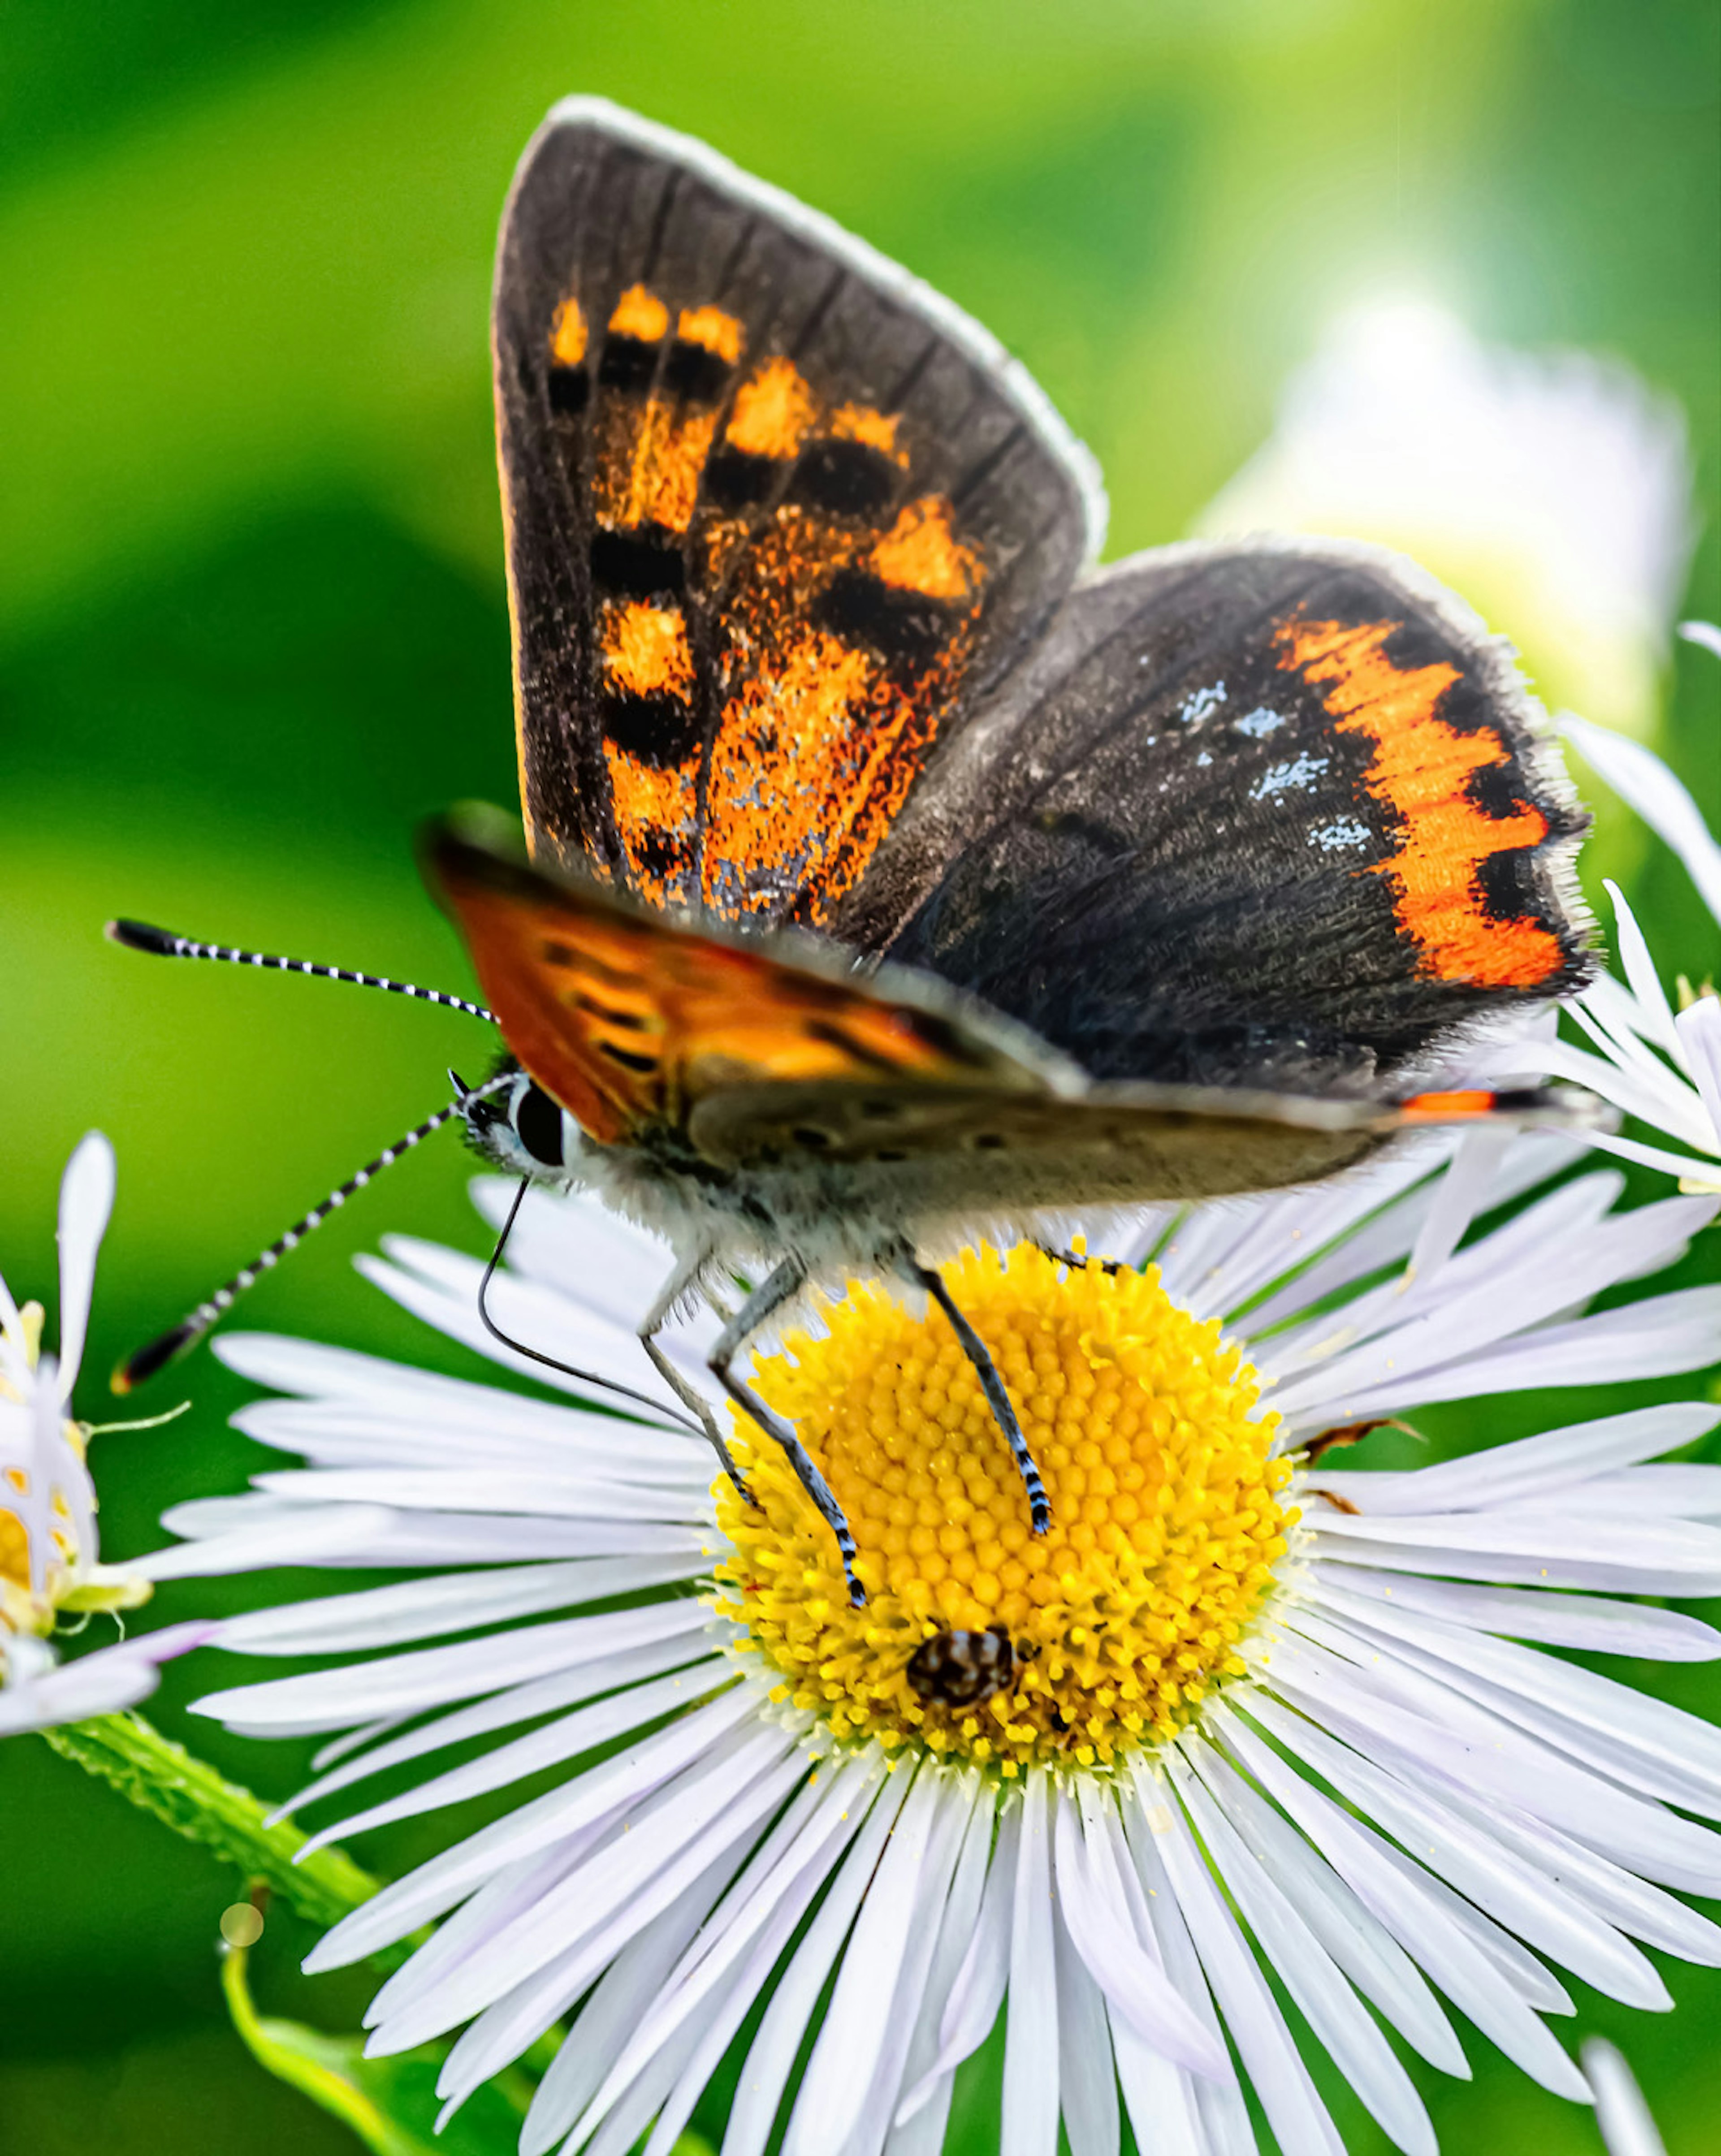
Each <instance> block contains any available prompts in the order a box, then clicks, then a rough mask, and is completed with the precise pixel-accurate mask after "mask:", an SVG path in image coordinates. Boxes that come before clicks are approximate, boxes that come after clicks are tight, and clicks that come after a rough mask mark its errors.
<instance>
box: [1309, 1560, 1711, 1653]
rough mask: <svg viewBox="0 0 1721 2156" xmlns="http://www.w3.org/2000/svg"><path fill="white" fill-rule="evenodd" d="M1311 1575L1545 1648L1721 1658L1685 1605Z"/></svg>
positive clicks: (1371, 1575) (1359, 1568) (1352, 1571)
mask: <svg viewBox="0 0 1721 2156" xmlns="http://www.w3.org/2000/svg"><path fill="white" fill-rule="evenodd" d="M1310 1578H1311V1584H1312V1586H1313V1589H1314V1590H1315V1591H1316V1592H1317V1593H1323V1592H1324V1591H1325V1587H1326V1583H1327V1582H1328V1580H1330V1579H1333V1578H1342V1579H1343V1583H1344V1584H1346V1585H1347V1586H1349V1588H1350V1589H1352V1590H1353V1591H1354V1593H1356V1594H1370V1595H1375V1596H1378V1597H1379V1599H1381V1600H1383V1601H1386V1602H1391V1603H1395V1604H1399V1605H1400V1606H1401V1607H1402V1608H1404V1609H1421V1610H1426V1612H1427V1613H1428V1614H1430V1615H1431V1616H1434V1617H1444V1618H1446V1620H1448V1621H1449V1622H1451V1623H1452V1624H1454V1625H1472V1626H1473V1627H1475V1629H1476V1630H1478V1631H1483V1632H1498V1633H1501V1634H1503V1635H1504V1636H1505V1637H1506V1638H1508V1639H1512V1640H1534V1641H1536V1642H1537V1643H1538V1644H1539V1645H1542V1646H1547V1647H1579V1648H1583V1649H1585V1650H1587V1651H1589V1652H1590V1653H1592V1654H1605V1655H1641V1656H1644V1657H1646V1658H1647V1659H1648V1660H1651V1661H1667V1662H1710V1661H1715V1660H1716V1658H1717V1657H1718V1656H1721V1631H1718V1630H1716V1629H1715V1627H1714V1626H1713V1625H1705V1624H1704V1623H1703V1620H1701V1619H1700V1618H1697V1617H1688V1616H1686V1615H1685V1614H1683V1613H1682V1611H1679V1610H1675V1609H1650V1608H1646V1607H1645V1606H1644V1605H1643V1604H1641V1603H1636V1602H1611V1601H1607V1600H1605V1599H1601V1598H1600V1597H1598V1596H1595V1595H1590V1594H1558V1593H1555V1594H1544V1593H1540V1592H1539V1591H1538V1590H1536V1589H1524V1588H1520V1587H1482V1586H1473V1585H1472V1584H1469V1583H1468V1582H1467V1581H1463V1580H1456V1579H1423V1578H1419V1577H1417V1575H1416V1574H1415V1573H1388V1572H1371V1571H1370V1570H1369V1568H1368V1567H1367V1566H1365V1565H1352V1564H1347V1565H1343V1566H1342V1567H1340V1568H1338V1571H1337V1572H1336V1573H1335V1572H1334V1571H1333V1569H1331V1568H1328V1567H1327V1566H1325V1565H1321V1564H1316V1565H1313V1566H1312V1567H1311V1568H1310Z"/></svg>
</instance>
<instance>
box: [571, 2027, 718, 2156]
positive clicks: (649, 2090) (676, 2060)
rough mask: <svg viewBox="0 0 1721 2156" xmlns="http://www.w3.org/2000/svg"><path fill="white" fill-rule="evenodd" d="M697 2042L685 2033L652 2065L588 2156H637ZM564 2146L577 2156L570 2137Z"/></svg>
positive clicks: (692, 2032) (597, 2137)
mask: <svg viewBox="0 0 1721 2156" xmlns="http://www.w3.org/2000/svg"><path fill="white" fill-rule="evenodd" d="M696 2040H697V2037H696V2031H695V2030H691V2029H687V2030H683V2031H682V2033H681V2036H680V2037H678V2038H677V2040H676V2042H675V2043H674V2044H672V2045H671V2046H670V2047H669V2049H668V2050H667V2051H663V2052H660V2054H659V2056H657V2057H656V2058H655V2059H654V2060H653V2061H652V2062H651V2065H650V2068H649V2070H648V2071H647V2072H646V2073H645V2075H644V2076H642V2077H641V2079H640V2081H638V2082H635V2083H634V2087H632V2088H631V2089H629V2092H628V2093H627V2094H626V2096H625V2097H623V2099H622V2101H621V2102H620V2103H619V2104H618V2105H617V2106H616V2107H615V2109H614V2111H613V2112H611V2113H610V2114H609V2117H608V2118H606V2119H605V2120H604V2123H603V2125H602V2126H600V2127H599V2128H598V2131H597V2133H595V2134H594V2135H593V2137H592V2138H591V2139H590V2140H589V2141H588V2142H587V2143H586V2144H585V2146H586V2156H633V2152H634V2150H636V2149H637V2148H639V2146H640V2138H641V2137H642V2136H643V2135H644V2133H645V2129H646V2128H647V2127H649V2126H650V2123H651V2121H652V2119H653V2118H654V2117H655V2116H656V2114H657V2112H658V2111H659V2110H660V2107H661V2106H662V2105H663V2104H664V2103H665V2102H666V2101H667V2100H668V2097H669V2096H670V2092H671V2090H672V2089H673V2088H674V2087H675V2085H676V2076H678V2075H681V2074H684V2073H685V2072H686V2071H687V2067H688V2065H689V2063H690V2061H691V2058H692V2056H693V2051H694V2048H695V2045H696ZM577 2146H578V2143H576V2142H575V2141H574V2139H573V2138H572V2137H570V2138H569V2139H568V2141H566V2142H564V2143H563V2148H565V2149H566V2150H568V2156H573V2151H574V2149H575V2148H576V2147H577Z"/></svg>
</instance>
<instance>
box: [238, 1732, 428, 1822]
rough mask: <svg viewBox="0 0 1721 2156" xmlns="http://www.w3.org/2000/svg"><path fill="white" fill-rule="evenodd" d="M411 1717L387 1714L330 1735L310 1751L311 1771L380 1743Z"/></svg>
mask: <svg viewBox="0 0 1721 2156" xmlns="http://www.w3.org/2000/svg"><path fill="white" fill-rule="evenodd" d="M411 1719H412V1717H411V1716H410V1715H408V1714H387V1715H383V1716H382V1717H380V1718H379V1719H378V1720H377V1721H375V1722H365V1723H364V1724H363V1725H362V1727H359V1728H357V1729H348V1730H346V1731H344V1732H342V1735H340V1736H339V1737H331V1738H330V1739H329V1741H328V1743H326V1744H319V1745H318V1746H317V1748H316V1751H315V1752H313V1753H311V1771H312V1772H313V1773H314V1774H322V1773H323V1772H324V1771H325V1770H326V1768H332V1767H334V1766H336V1764H337V1763H339V1762H340V1761H341V1760H342V1759H347V1758H351V1757H352V1754H353V1753H355V1752H362V1750H363V1749H364V1748H365V1747H366V1746H367V1744H377V1743H381V1741H382V1739H383V1738H385V1737H387V1736H388V1733H389V1732H390V1731H391V1730H394V1729H398V1728H399V1727H400V1726H401V1724H402V1723H403V1722H410V1721H411ZM283 1816H284V1815H283V1814H282V1813H281V1812H280V1811H279V1810H278V1811H277V1812H276V1814H275V1817H276V1818H277V1819H279V1818H281V1817H283ZM271 1824H273V1822H271Z"/></svg>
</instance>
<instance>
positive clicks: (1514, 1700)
mask: <svg viewBox="0 0 1721 2156" xmlns="http://www.w3.org/2000/svg"><path fill="white" fill-rule="evenodd" d="M1326 1599H1327V1605H1328V1608H1329V1609H1333V1611H1335V1612H1337V1613H1338V1614H1339V1615H1341V1616H1342V1617H1343V1619H1344V1620H1346V1629H1347V1630H1349V1632H1350V1633H1351V1635H1352V1636H1353V1637H1354V1638H1358V1639H1360V1640H1363V1641H1364V1642H1366V1643H1367V1644H1368V1645H1370V1646H1377V1647H1378V1646H1382V1645H1387V1644H1388V1643H1391V1646H1392V1650H1393V1651H1394V1652H1395V1653H1397V1654H1398V1655H1400V1656H1401V1657H1402V1658H1404V1659H1405V1660H1408V1661H1409V1662H1410V1665H1411V1666H1412V1667H1413V1668H1419V1669H1424V1670H1426V1671H1428V1672H1429V1674H1431V1676H1436V1677H1441V1678H1443V1679H1444V1681H1446V1682H1448V1683H1452V1682H1457V1683H1459V1684H1461V1686H1462V1688H1463V1689H1465V1690H1467V1691H1470V1692H1471V1693H1472V1696H1473V1697H1478V1698H1482V1699H1484V1700H1485V1701H1486V1702H1487V1704H1489V1705H1492V1706H1497V1707H1499V1708H1500V1710H1501V1711H1502V1712H1505V1713H1508V1714H1509V1715H1511V1716H1513V1717H1514V1718H1517V1719H1519V1720H1521V1721H1522V1722H1523V1725H1524V1727H1528V1728H1531V1729H1533V1730H1534V1731H1535V1732H1536V1733H1537V1734H1538V1735H1539V1736H1542V1737H1545V1738H1548V1739H1549V1742H1550V1743H1557V1744H1559V1746H1560V1748H1562V1749H1563V1750H1565V1751H1569V1752H1570V1753H1573V1754H1574V1755H1575V1757H1577V1758H1582V1759H1585V1760H1587V1761H1588V1762H1589V1763H1590V1764H1591V1765H1598V1766H1600V1767H1602V1768H1605V1770H1606V1771H1607V1772H1608V1773H1609V1774H1613V1775H1615V1776H1616V1779H1619V1778H1620V1776H1621V1768H1622V1767H1624V1766H1625V1765H1626V1763H1628V1762H1629V1763H1631V1765H1632V1766H1633V1767H1635V1768H1637V1769H1638V1770H1639V1779H1637V1782H1636V1786H1638V1787H1640V1788H1645V1789H1648V1790H1649V1791H1650V1793H1651V1794H1652V1795H1656V1796H1659V1797H1662V1798H1663V1799H1666V1800H1667V1802H1669V1803H1671V1804H1681V1805H1682V1806H1683V1807H1684V1808H1685V1809H1687V1810H1688V1811H1698V1812H1702V1813H1703V1814H1705V1815H1707V1816H1708V1817H1710V1818H1717V1817H1721V1730H1718V1729H1717V1728H1716V1727H1714V1726H1713V1724H1712V1723H1710V1722H1703V1721H1701V1720H1699V1719H1698V1717H1697V1716H1695V1715H1691V1714H1687V1713H1684V1712H1682V1710H1681V1709H1680V1708H1678V1707H1670V1706H1668V1705H1667V1702H1665V1701H1663V1700H1658V1699H1654V1698H1652V1697H1649V1696H1648V1695H1647V1694H1646V1693H1643V1692H1639V1691H1633V1690H1632V1689H1631V1687H1630V1686H1626V1685H1621V1684H1616V1683H1615V1681H1613V1679H1612V1678H1611V1677H1605V1676H1598V1675H1597V1674H1596V1673H1595V1671H1592V1670H1585V1669H1580V1668H1578V1667H1577V1666H1575V1664H1573V1663H1570V1662H1565V1661H1561V1660H1559V1657H1558V1656H1556V1655H1544V1654H1540V1653H1538V1652H1537V1651H1536V1650H1535V1649H1533V1648H1532V1647H1521V1646H1519V1645H1518V1644H1517V1642H1516V1641H1514V1640H1494V1639H1490V1638H1488V1637H1487V1636H1486V1635H1481V1636H1478V1635H1477V1634H1476V1633H1475V1632H1473V1631H1472V1630H1469V1629H1468V1628H1467V1626H1464V1625H1453V1624H1450V1623H1448V1622H1447V1621H1446V1620H1444V1619H1442V1618H1439V1617H1436V1616H1433V1615H1431V1614H1427V1613H1426V1612H1425V1613H1418V1614H1413V1613H1411V1612H1409V1611H1400V1610H1396V1609H1393V1608H1392V1607H1391V1605H1390V1604H1387V1603H1385V1602H1384V1601H1382V1600H1380V1599H1378V1598H1377V1599H1369V1598H1366V1597H1364V1596H1362V1595H1357V1594H1349V1593H1347V1592H1346V1590H1345V1589H1343V1587H1342V1586H1341V1587H1335V1588H1333V1589H1331V1590H1329V1593H1328V1597H1327V1598H1326ZM1478 1681H1481V1684H1482V1685H1485V1686H1487V1691H1482V1690H1480V1689H1478Z"/></svg>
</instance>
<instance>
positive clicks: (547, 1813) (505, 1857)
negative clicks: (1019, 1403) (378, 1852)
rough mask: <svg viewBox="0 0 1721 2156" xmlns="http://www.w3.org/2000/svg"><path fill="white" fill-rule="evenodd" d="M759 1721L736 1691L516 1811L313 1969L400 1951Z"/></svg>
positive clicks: (399, 1883)
mask: <svg viewBox="0 0 1721 2156" xmlns="http://www.w3.org/2000/svg"><path fill="white" fill-rule="evenodd" d="M757 1711H758V1710H757V1708H756V1706H755V1704H754V1702H753V1698H752V1697H751V1696H750V1694H749V1692H748V1691H747V1686H744V1685H741V1686H737V1687H736V1688H735V1689H734V1690H733V1691H729V1692H725V1693H723V1694H722V1695H721V1696H720V1697H717V1699H714V1700H712V1701H711V1702H709V1704H708V1705H706V1706H704V1707H696V1708H695V1709H694V1711H693V1712H692V1713H691V1714H689V1715H687V1716H686V1717H685V1718H684V1719H682V1720H681V1721H680V1722H672V1723H670V1727H668V1728H667V1729H663V1730H659V1731H658V1732H656V1733H655V1735H652V1736H650V1737H647V1738H645V1739H643V1740H642V1741H641V1742H640V1743H637V1744H634V1745H631V1746H629V1747H628V1748H626V1749H625V1750H624V1751H622V1752H619V1753H617V1754H616V1755H615V1756H614V1758H609V1759H606V1760H605V1761H604V1763H603V1764H602V1765H601V1766H598V1767H593V1768H591V1769H590V1770H589V1771H588V1773H586V1774H581V1775H579V1776H578V1778H577V1779H575V1780H574V1781H573V1782H571V1783H568V1784H565V1785H564V1786H563V1787H562V1788H560V1789H550V1790H547V1791H546V1793H545V1794H544V1795H542V1797H538V1798H535V1799H533V1800H532V1802H531V1803H530V1804H519V1805H516V1807H515V1808H514V1809H513V1810H512V1811H511V1812H509V1813H508V1814H507V1815H506V1816H505V1817H503V1818H501V1819H499V1820H496V1821H495V1822H494V1823H493V1824H492V1825H490V1826H487V1827H483V1828H480V1830H479V1831H478V1832H477V1833H476V1834H474V1835H468V1836H467V1838H466V1839H465V1840H464V1841H461V1842H456V1843H455V1845H454V1847H453V1848H452V1849H446V1850H444V1851H442V1852H441V1854H440V1855H439V1856H433V1857H432V1858H431V1859H430V1860H429V1862H428V1863H426V1864H421V1865H420V1866H419V1868H418V1870H417V1871H409V1872H408V1874H407V1875H406V1876H405V1877H404V1878H403V1879H397V1880H395V1881H393V1884H392V1885H390V1886H384V1887H383V1889H382V1890H381V1891H380V1892H378V1893H377V1894H374V1895H372V1897H371V1899H370V1900H369V1901H368V1902H365V1903H364V1905H363V1906H362V1907H361V1908H357V1909H355V1910H354V1911H353V1912H352V1915H351V1916H350V1917H342V1919H341V1921H340V1922H339V1923H338V1924H336V1926H335V1928H333V1930H332V1931H331V1932H329V1933H326V1934H325V1936H324V1937H323V1938H322V1939H321V1941H320V1942H319V1943H318V1944H317V1945H316V1947H314V1948H312V1949H311V1953H310V1954H309V1956H308V1957H307V1958H306V1963H305V1967H306V1969H307V1971H309V1973H310V1974H312V1975H319V1974H321V1973H322V1972H323V1971H324V1970H326V1969H344V1968H345V1967H346V1966H347V1963H349V1962H354V1961H362V1960H363V1959H364V1958H365V1956H366V1955H367V1954H372V1953H375V1952H376V1951H377V1949H378V1947H385V1946H392V1945H393V1943H395V1941H396V1940H397V1939H403V1938H405V1937H406V1936H407V1934H408V1933H409V1932H414V1931H416V1930H417V1929H418V1928H419V1925H420V1924H422V1923H426V1922H429V1920H430V1919H431V1918H432V1917H439V1916H440V1915H441V1914H442V1912H444V1910H445V1909H450V1908H452V1907H454V1905H455V1902H461V1901H464V1900H465V1897H466V1896H467V1895H468V1894H470V1893H471V1892H473V1890H474V1889H475V1887H478V1886H482V1885H483V1884H484V1882H485V1880H486V1879H489V1878H491V1876H493V1875H494V1874H495V1873H496V1872H497V1871H500V1870H501V1867H502V1866H504V1865H506V1864H512V1863H516V1862H517V1861H519V1860H520V1859H521V1858H522V1857H526V1856H532V1855H533V1854H534V1853H535V1852H536V1851H538V1850H541V1849H547V1848H550V1847H551V1846H552V1845H554V1844H555V1843H557V1842H558V1841H562V1840H566V1839H568V1837H570V1836H571V1835H574V1834H576V1833H578V1832H580V1831H582V1830H585V1829H587V1828H588V1827H591V1826H593V1825H596V1824H598V1823H599V1822H602V1821H604V1820H609V1819H612V1818H614V1816H615V1815H617V1814H618V1813H619V1812H620V1811H622V1810H624V1809H626V1808H627V1807H628V1806H629V1804H635V1803H637V1802H639V1801H640V1799H642V1798H643V1797H645V1795H646V1794H649V1792H650V1791H651V1790H652V1789H658V1788H660V1787H661V1786H662V1784H664V1783H665V1782H666V1781H668V1780H670V1779H671V1778H672V1777H673V1776H675V1775H676V1774H679V1773H681V1770H682V1768H685V1767H686V1765H687V1763H689V1761H690V1760H693V1759H697V1758H701V1757H702V1756H704V1755H706V1754H709V1753H717V1752H718V1751H719V1750H720V1749H721V1748H722V1747H723V1745H724V1744H725V1743H726V1742H728V1743H734V1742H740V1741H744V1740H742V1738H738V1737H737V1736H736V1734H735V1731H736V1725H737V1723H742V1722H745V1721H746V1720H747V1719H748V1718H750V1717H753V1715H754V1714H755V1713H756V1712H757Z"/></svg>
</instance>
